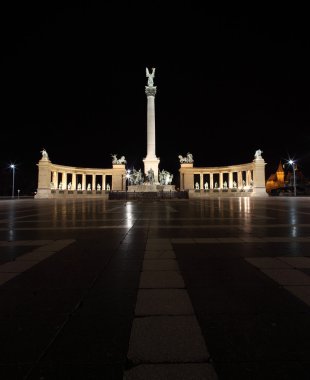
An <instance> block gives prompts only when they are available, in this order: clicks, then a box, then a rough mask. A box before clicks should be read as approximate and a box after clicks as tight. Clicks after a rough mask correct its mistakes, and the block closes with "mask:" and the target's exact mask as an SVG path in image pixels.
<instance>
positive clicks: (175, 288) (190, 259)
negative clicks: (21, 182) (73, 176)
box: [0, 198, 310, 380]
mask: <svg viewBox="0 0 310 380" xmlns="http://www.w3.org/2000/svg"><path fill="white" fill-rule="evenodd" d="M0 310H1V312H0V336H1V346H0V350H1V352H0V379H5V380H10V379H18V380H20V379H23V380H24V379H27V380H28V379H40V380H43V379H44V380H49V379H53V380H54V379H70V380H71V379H72V380H73V379H74V380H77V379H83V380H91V379H111V380H114V379H120V380H121V379H123V378H124V379H128V380H135V379H139V380H140V379H150V380H153V379H154V380H155V379H156V380H158V379H165V380H170V379H184V380H187V379H192V380H202V379H219V380H222V379H223V380H226V379H238V380H243V379H244V380H245V379H264V380H265V379H273V380H284V379H298V380H303V379H309V373H310V198H266V199H255V198H223V199H220V198H212V199H206V200H202V201H200V200H160V201H151V200H149V201H129V202H124V201H108V200H106V201H103V200H87V199H85V200H78V201H74V200H72V201H71V200H70V201H69V200H68V201H66V202H63V201H61V200H32V199H30V200H21V199H20V200H6V201H4V200H3V201H0Z"/></svg>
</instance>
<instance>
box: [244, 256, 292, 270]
mask: <svg viewBox="0 0 310 380" xmlns="http://www.w3.org/2000/svg"><path fill="white" fill-rule="evenodd" d="M245 260H246V261H247V262H248V263H250V264H252V265H254V266H256V267H257V268H259V269H263V268H264V269H289V268H291V266H290V265H289V264H287V263H285V262H283V261H281V260H278V258H274V257H246V258H245Z"/></svg>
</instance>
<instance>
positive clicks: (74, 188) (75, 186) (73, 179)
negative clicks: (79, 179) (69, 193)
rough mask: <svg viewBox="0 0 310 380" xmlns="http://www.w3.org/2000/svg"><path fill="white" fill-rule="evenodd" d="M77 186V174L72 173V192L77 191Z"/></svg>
mask: <svg viewBox="0 0 310 380" xmlns="http://www.w3.org/2000/svg"><path fill="white" fill-rule="evenodd" d="M76 188H77V184H76V173H72V187H71V189H72V190H76Z"/></svg>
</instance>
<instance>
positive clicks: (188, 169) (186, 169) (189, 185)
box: [179, 163, 194, 190]
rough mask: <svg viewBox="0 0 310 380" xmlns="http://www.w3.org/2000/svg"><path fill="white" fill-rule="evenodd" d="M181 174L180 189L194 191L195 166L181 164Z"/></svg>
mask: <svg viewBox="0 0 310 380" xmlns="http://www.w3.org/2000/svg"><path fill="white" fill-rule="evenodd" d="M179 172H180V189H181V190H193V189H194V174H193V164H192V163H190V164H181V168H180V169H179Z"/></svg>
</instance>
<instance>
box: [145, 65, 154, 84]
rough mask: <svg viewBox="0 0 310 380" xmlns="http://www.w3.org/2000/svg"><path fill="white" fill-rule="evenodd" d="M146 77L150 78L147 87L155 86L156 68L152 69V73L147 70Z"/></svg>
mask: <svg viewBox="0 0 310 380" xmlns="http://www.w3.org/2000/svg"><path fill="white" fill-rule="evenodd" d="M146 77H147V78H148V80H147V85H148V86H149V87H153V85H154V80H153V79H154V77H155V68H154V67H152V73H150V72H149V69H148V68H146Z"/></svg>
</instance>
